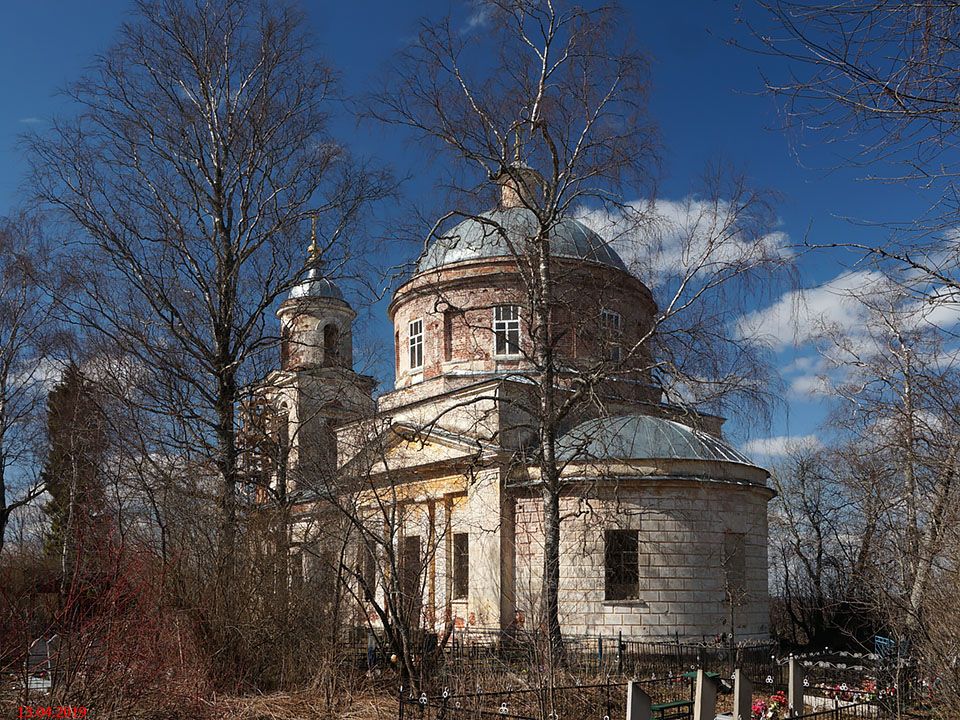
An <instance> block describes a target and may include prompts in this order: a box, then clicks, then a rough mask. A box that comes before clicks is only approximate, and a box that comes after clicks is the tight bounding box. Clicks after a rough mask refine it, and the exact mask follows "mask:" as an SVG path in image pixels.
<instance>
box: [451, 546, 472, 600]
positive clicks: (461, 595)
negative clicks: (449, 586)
mask: <svg viewBox="0 0 960 720" xmlns="http://www.w3.org/2000/svg"><path fill="white" fill-rule="evenodd" d="M469 593H470V536H469V535H467V533H454V536H453V599H454V600H466V599H467V595H469Z"/></svg>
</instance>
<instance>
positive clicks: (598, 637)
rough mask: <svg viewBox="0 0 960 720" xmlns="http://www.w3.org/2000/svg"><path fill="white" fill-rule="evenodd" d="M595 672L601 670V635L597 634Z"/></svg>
mask: <svg viewBox="0 0 960 720" xmlns="http://www.w3.org/2000/svg"><path fill="white" fill-rule="evenodd" d="M597 672H603V635H599V636H597Z"/></svg>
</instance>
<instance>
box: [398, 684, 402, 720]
mask: <svg viewBox="0 0 960 720" xmlns="http://www.w3.org/2000/svg"><path fill="white" fill-rule="evenodd" d="M397 702H398V703H399V705H397V718H398V719H399V720H403V685H401V686H400V692H399V693H397Z"/></svg>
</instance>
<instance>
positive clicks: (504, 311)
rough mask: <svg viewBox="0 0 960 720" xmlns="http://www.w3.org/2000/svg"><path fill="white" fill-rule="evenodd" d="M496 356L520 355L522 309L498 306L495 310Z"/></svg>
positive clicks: (515, 306)
mask: <svg viewBox="0 0 960 720" xmlns="http://www.w3.org/2000/svg"><path fill="white" fill-rule="evenodd" d="M493 335H494V349H493V350H494V355H519V354H520V307H519V306H518V305H497V307H495V308H494V309H493Z"/></svg>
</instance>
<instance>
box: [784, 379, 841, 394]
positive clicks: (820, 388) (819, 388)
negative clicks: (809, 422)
mask: <svg viewBox="0 0 960 720" xmlns="http://www.w3.org/2000/svg"><path fill="white" fill-rule="evenodd" d="M789 393H790V396H791V397H793V398H797V399H800V400H805V399H808V398H810V397H812V396H816V395H832V394H833V393H834V387H833V384H832V383H831V382H830V380H829V378H827V377H826V376H824V375H800V376H798V377H795V378H793V379H792V380H790V389H789Z"/></svg>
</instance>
